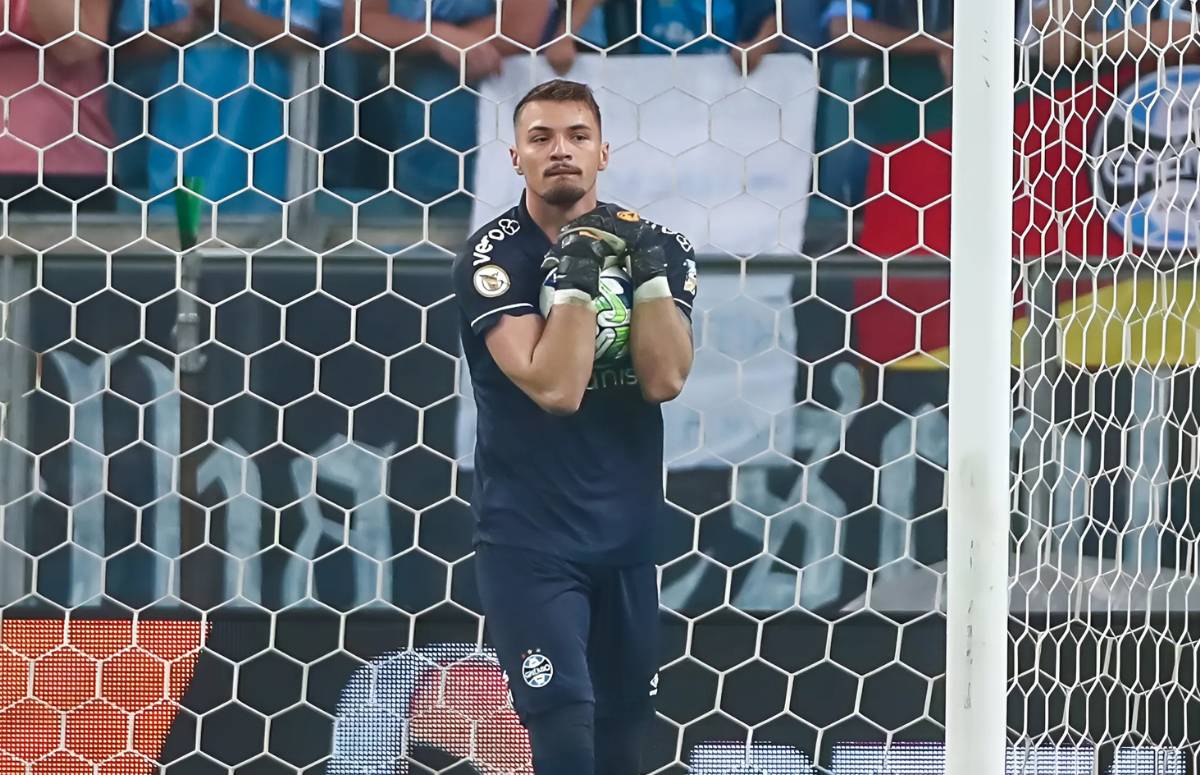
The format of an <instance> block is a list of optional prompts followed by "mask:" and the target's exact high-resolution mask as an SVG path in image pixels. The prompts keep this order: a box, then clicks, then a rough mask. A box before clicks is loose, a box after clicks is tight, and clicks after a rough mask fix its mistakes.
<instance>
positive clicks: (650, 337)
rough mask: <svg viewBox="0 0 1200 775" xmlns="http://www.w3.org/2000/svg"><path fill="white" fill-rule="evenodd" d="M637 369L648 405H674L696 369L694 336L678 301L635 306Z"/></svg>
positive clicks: (632, 337) (632, 343)
mask: <svg viewBox="0 0 1200 775" xmlns="http://www.w3.org/2000/svg"><path fill="white" fill-rule="evenodd" d="M629 338H630V348H631V352H632V356H633V368H634V371H635V372H637V377H638V384H640V385H641V388H642V395H643V396H644V397H645V398H646V400H647V401H654V402H656V403H661V402H663V401H670V400H671V399H673V398H675V396H677V395H679V392H680V391H681V390H683V383H684V381H686V380H687V375H688V372H690V371H691V369H692V333H691V329H690V327H689V326H688V324H687V322H686V321H685V320H684V317H683V313H681V312H680V311H679V309H678V308H677V307H676V306H675V300H674V299H670V298H666V299H654V300H652V301H644V302H641V303H638V304H635V305H634V307H633V321H632V322H631V331H630V337H629Z"/></svg>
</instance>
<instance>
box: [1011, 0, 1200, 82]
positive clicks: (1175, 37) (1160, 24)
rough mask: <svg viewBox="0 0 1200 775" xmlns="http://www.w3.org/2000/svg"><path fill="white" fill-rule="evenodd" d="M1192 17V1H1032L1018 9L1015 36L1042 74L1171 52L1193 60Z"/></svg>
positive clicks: (1194, 50) (1119, 62) (1194, 56)
mask: <svg viewBox="0 0 1200 775" xmlns="http://www.w3.org/2000/svg"><path fill="white" fill-rule="evenodd" d="M1059 6H1061V7H1059ZM1056 10H1057V11H1058V13H1055V11H1056ZM1195 14H1196V3H1195V2H1194V1H1193V0H1059V2H1056V3H1051V2H1049V0H1032V2H1031V3H1029V4H1028V5H1027V6H1025V7H1024V8H1022V9H1021V13H1020V15H1019V17H1018V20H1017V36H1018V38H1019V39H1020V40H1021V43H1022V45H1023V47H1024V48H1025V50H1026V51H1027V52H1028V53H1029V54H1030V55H1032V56H1033V57H1034V58H1037V59H1039V60H1040V61H1041V67H1042V70H1043V72H1051V71H1053V70H1057V69H1058V68H1059V67H1061V66H1063V65H1068V66H1070V65H1074V64H1077V63H1079V62H1081V61H1082V62H1085V63H1087V64H1092V65H1094V64H1098V63H1100V62H1101V61H1104V60H1107V61H1110V62H1112V63H1114V64H1121V63H1122V62H1123V61H1130V58H1134V59H1136V58H1139V57H1140V56H1141V55H1142V54H1143V53H1147V52H1149V53H1156V54H1158V55H1163V54H1166V53H1167V52H1168V51H1172V50H1173V51H1177V52H1182V53H1184V54H1185V55H1186V56H1187V57H1188V58H1189V59H1191V60H1194V59H1196V56H1197V54H1198V53H1200V49H1198V48H1197V42H1196V40H1195V35H1194V34H1193V33H1192V28H1191V19H1192V17H1193V16H1194V15H1195ZM1063 31H1065V32H1066V33H1067V34H1066V35H1061V34H1059V33H1060V32H1063Z"/></svg>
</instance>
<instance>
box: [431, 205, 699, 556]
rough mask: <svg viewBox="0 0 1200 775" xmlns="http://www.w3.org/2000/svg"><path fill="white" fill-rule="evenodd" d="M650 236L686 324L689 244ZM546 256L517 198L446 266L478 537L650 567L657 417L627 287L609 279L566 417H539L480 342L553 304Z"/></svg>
mask: <svg viewBox="0 0 1200 775" xmlns="http://www.w3.org/2000/svg"><path fill="white" fill-rule="evenodd" d="M605 206H607V207H612V208H613V211H614V212H618V211H620V209H621V208H618V207H616V206H615V205H605ZM626 217H630V216H626ZM655 232H656V233H657V234H658V235H659V236H660V237H661V239H662V244H663V245H664V249H665V250H666V252H667V255H668V260H669V267H670V274H669V281H670V285H671V290H672V292H673V294H674V296H675V300H676V304H677V306H678V307H679V309H681V310H682V311H683V312H684V313H685V314H686V315H688V317H689V320H690V316H691V305H692V300H693V298H694V297H695V291H696V263H695V254H694V252H693V250H692V246H691V245H690V244H689V243H688V241H687V239H686V238H685V237H683V235H680V234H676V233H675V232H673V231H671V230H669V229H666V228H664V227H658V226H655ZM549 249H550V242H549V241H548V240H547V239H546V235H545V233H543V232H542V230H541V228H540V227H538V225H537V224H536V223H534V222H533V219H532V218H531V217H530V215H529V211H528V210H527V209H526V207H525V199H524V196H522V199H521V202H520V203H519V204H518V205H517V206H516V207H513V208H512V209H510V210H508V211H507V212H505V213H504V214H502V215H501V216H500V217H498V218H496V219H495V220H493V221H491V222H490V223H488V224H486V225H484V226H483V227H482V228H481V229H480V230H479V231H477V232H476V233H475V234H474V235H472V236H471V238H470V239H469V240H468V241H467V245H466V247H465V248H464V249H463V251H462V253H461V254H460V255H459V256H458V258H457V259H456V260H455V262H454V291H455V296H456V298H457V300H458V307H459V311H460V318H461V329H462V342H463V352H464V354H465V356H466V359H467V365H468V366H469V367H470V371H471V382H472V385H473V387H474V393H475V404H476V407H477V410H478V424H477V427H476V441H475V482H474V493H473V495H472V498H471V505H472V510H473V511H474V513H475V518H476V539H477V540H478V541H483V542H486V543H492V544H500V545H506V546H517V547H523V548H527V549H535V550H538V551H542V552H546V553H548V554H553V555H556V556H559V557H563V558H566V559H569V560H575V561H578V562H588V563H604V564H633V563H641V562H649V561H650V560H652V558H653V556H654V541H655V527H656V525H657V522H658V519H659V513H660V512H661V510H662V508H663V459H662V455H663V425H662V412H661V411H660V409H659V407H658V405H657V404H653V403H649V402H647V401H646V400H645V399H643V398H642V394H641V391H640V389H639V387H638V383H637V375H636V373H635V372H634V369H633V366H632V364H631V363H630V360H629V351H628V346H627V345H628V325H629V312H630V311H631V308H632V300H631V298H630V294H629V293H628V288H627V285H626V286H623V282H625V283H627V281H622V279H621V278H620V277H609V278H607V279H605V280H604V281H603V283H602V284H603V285H604V287H605V292H604V295H603V296H602V297H601V299H600V300H598V303H597V307H598V309H599V310H600V311H599V313H598V329H597V332H598V333H597V353H598V357H597V361H596V366H595V368H594V370H593V373H592V380H591V382H590V384H589V385H588V389H587V392H586V394H585V395H584V398H583V403H582V405H581V406H580V409H579V411H578V412H576V413H575V414H573V415H570V416H565V417H563V416H555V415H552V414H549V413H548V412H545V411H543V410H542V409H541V408H540V407H539V406H538V405H537V404H536V403H534V402H533V400H532V399H530V398H529V397H528V396H526V395H525V393H523V392H522V391H521V389H520V388H519V387H517V386H516V385H515V384H513V382H512V381H511V380H509V378H508V377H507V376H505V374H504V372H503V371H501V370H500V367H499V366H498V365H497V364H496V362H495V360H494V359H493V358H492V355H491V353H490V352H489V351H488V348H487V345H486V342H485V338H486V336H487V333H488V331H489V330H490V329H491V328H492V326H494V325H496V324H497V323H498V322H500V319H501V318H502V317H503V316H504V315H514V316H520V315H540V314H543V312H542V304H544V303H546V300H545V299H544V298H543V296H544V295H545V296H546V297H548V296H549V295H550V294H549V291H548V290H547V291H546V293H545V294H544V292H543V289H544V288H548V287H549V286H552V284H553V275H552V274H550V275H548V274H547V273H546V272H543V271H542V269H541V264H542V259H543V258H544V257H545V255H546V251H547V250H549ZM622 325H623V329H624V330H622Z"/></svg>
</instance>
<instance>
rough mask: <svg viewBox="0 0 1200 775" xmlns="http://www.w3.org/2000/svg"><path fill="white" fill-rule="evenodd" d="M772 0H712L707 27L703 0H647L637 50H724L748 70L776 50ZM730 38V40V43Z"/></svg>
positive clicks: (755, 66)
mask: <svg viewBox="0 0 1200 775" xmlns="http://www.w3.org/2000/svg"><path fill="white" fill-rule="evenodd" d="M775 5H776V0H744V1H743V2H738V1H737V0H712V7H711V14H712V15H711V19H712V33H711V35H710V34H709V32H708V22H709V10H710V9H709V6H708V3H707V1H706V0H652V1H651V2H646V3H645V4H644V5H643V6H642V35H643V38H642V41H641V50H642V51H643V52H644V53H648V54H663V53H667V52H668V51H669V50H671V49H677V50H680V53H685V54H711V53H720V52H725V51H728V52H729V54H730V56H732V57H733V60H734V62H735V63H736V64H737V66H738V67H739V68H741V67H742V64H743V58H744V60H745V67H746V72H753V71H754V70H755V69H756V68H757V67H758V65H759V63H760V62H762V58H763V57H764V56H765V55H767V54H769V53H771V52H773V51H776V50H778V47H779V37H778V35H777V33H778V31H779V30H778V25H777V23H776V13H775V10H776V9H775ZM731 44H732V45H731Z"/></svg>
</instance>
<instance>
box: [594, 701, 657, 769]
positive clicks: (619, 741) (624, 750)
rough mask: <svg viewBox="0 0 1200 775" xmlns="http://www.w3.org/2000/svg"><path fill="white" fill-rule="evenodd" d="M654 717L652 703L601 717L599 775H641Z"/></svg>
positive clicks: (597, 727)
mask: <svg viewBox="0 0 1200 775" xmlns="http://www.w3.org/2000/svg"><path fill="white" fill-rule="evenodd" d="M653 718H654V708H653V706H652V705H651V704H650V703H649V702H646V703H636V704H632V705H629V706H627V707H624V708H613V709H610V710H606V711H605V713H604V714H602V715H598V716H597V718H596V725H595V726H596V735H595V740H596V743H595V745H596V773H595V775H638V773H640V772H641V771H642V746H643V745H644V744H645V741H646V734H647V732H649V730H650V721H651V719H653Z"/></svg>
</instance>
